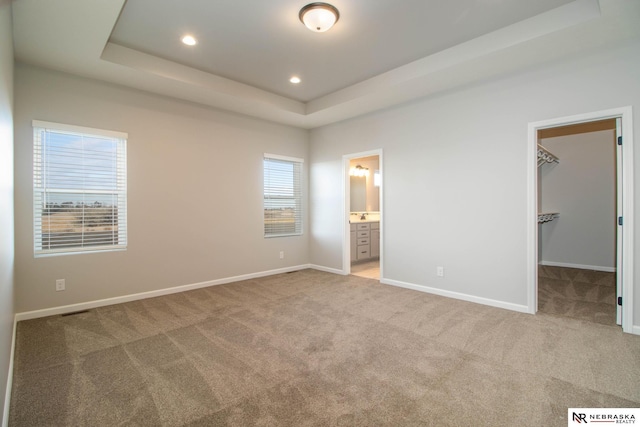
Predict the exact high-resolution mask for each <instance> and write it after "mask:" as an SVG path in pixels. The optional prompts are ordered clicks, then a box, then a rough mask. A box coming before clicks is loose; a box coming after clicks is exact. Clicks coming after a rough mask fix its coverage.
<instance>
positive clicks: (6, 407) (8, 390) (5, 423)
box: [2, 316, 18, 427]
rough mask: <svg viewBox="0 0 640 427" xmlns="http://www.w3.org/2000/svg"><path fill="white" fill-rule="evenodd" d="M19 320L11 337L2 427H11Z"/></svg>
mask: <svg viewBox="0 0 640 427" xmlns="http://www.w3.org/2000/svg"><path fill="white" fill-rule="evenodd" d="M17 325H18V320H17V319H16V317H15V316H14V317H13V335H12V337H11V352H10V354H9V370H8V372H7V386H6V391H5V395H4V409H3V411H2V427H8V426H9V406H10V405H11V389H12V388H13V358H14V356H15V353H16V328H17Z"/></svg>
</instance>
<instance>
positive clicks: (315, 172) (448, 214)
mask: <svg viewBox="0 0 640 427" xmlns="http://www.w3.org/2000/svg"><path fill="white" fill-rule="evenodd" d="M638 75H640V40H637V39H636V40H633V41H628V42H627V43H625V44H620V45H618V46H604V47H602V48H600V49H598V50H592V51H590V52H585V53H584V54H583V55H580V56H575V57H572V58H566V59H563V60H558V61H556V62H553V63H548V64H545V65H544V66H539V67H536V68H534V69H530V70H525V71H523V72H520V73H517V74H511V75H506V76H502V77H501V78H495V79H492V80H491V81H488V82H484V83H479V84H473V85H468V86H465V87H461V88H458V89H456V90H450V91H447V92H444V93H441V94H438V95H435V96H432V97H429V98H425V99H421V100H417V101H414V102H411V103H407V104H404V105H401V106H398V107H395V108H389V109H386V110H384V111H379V112H375V113H372V114H368V115H365V116H362V117H358V118H354V119H351V120H346V121H343V122H340V123H336V124H332V125H328V126H324V127H321V128H318V129H314V130H312V131H311V159H312V163H313V167H312V169H311V177H310V180H311V187H310V194H311V197H312V198H311V201H310V209H311V216H312V219H313V224H312V232H313V233H314V235H315V234H316V233H317V234H318V235H321V237H322V238H321V239H313V240H312V241H311V247H310V255H311V262H312V263H314V264H318V265H323V266H326V267H330V268H335V269H342V268H343V266H342V262H343V255H342V244H343V241H344V232H343V230H344V218H345V217H344V213H343V212H342V211H343V208H342V206H343V197H344V196H343V193H342V182H343V170H342V156H344V155H346V154H349V153H357V152H366V151H369V150H374V149H382V150H384V173H385V177H384V195H383V197H384V200H382V202H381V203H382V205H383V206H384V219H383V233H384V235H383V239H382V242H383V245H384V247H383V248H381V250H382V251H383V258H382V259H383V261H384V263H383V266H382V267H383V274H384V278H383V280H385V281H387V282H389V281H393V282H394V283H398V284H405V285H411V286H414V287H416V288H425V289H429V290H430V291H435V292H440V293H447V294H448V295H457V296H458V297H464V298H470V299H473V300H477V301H482V302H497V303H499V304H501V306H505V307H509V308H516V309H517V308H523V309H524V308H526V307H527V304H528V298H527V297H528V294H527V280H528V277H527V261H528V260H529V259H530V258H529V251H530V248H529V247H528V239H527V229H528V220H527V218H528V217H527V215H528V214H529V215H530V213H528V205H527V203H528V197H527V179H528V166H529V162H528V152H527V144H528V139H527V137H528V124H529V123H533V122H538V121H542V120H548V119H554V118H559V117H566V116H571V115H576V114H583V113H588V112H595V111H602V110H607V109H610V108H619V107H625V106H628V105H632V106H634V108H635V109H636V111H634V113H635V115H634V123H633V124H634V128H635V129H636V133H637V130H639V129H640V115H639V114H638V113H637V109H638V108H640V85H639V84H638ZM638 141H640V139H639V138H638V137H637V136H636V141H635V143H636V149H635V152H634V155H635V159H633V161H634V164H635V165H636V168H635V169H636V174H635V179H636V183H635V192H636V195H635V200H636V201H640V196H638V193H639V192H640V173H638V170H640V149H638V147H637V145H638ZM639 219H640V210H638V209H637V208H636V217H635V221H636V224H637V223H638V220H639ZM635 232H636V238H635V240H636V247H638V244H637V243H638V237H639V236H640V227H636V229H635ZM635 258H636V262H635V271H636V274H638V272H640V256H638V254H637V253H636V257H635ZM437 266H443V267H444V270H445V275H444V277H437V276H436V267H437ZM635 283H636V285H635V293H634V309H635V315H634V325H636V327H637V326H639V325H640V280H635Z"/></svg>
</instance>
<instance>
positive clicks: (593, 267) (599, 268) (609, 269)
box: [540, 261, 616, 273]
mask: <svg viewBox="0 0 640 427" xmlns="http://www.w3.org/2000/svg"><path fill="white" fill-rule="evenodd" d="M540 265H546V266H549V267H567V268H579V269H581V270H594V271H604V272H607V273H615V272H616V268H615V267H603V266H601V265H582V264H570V263H567V262H553V261H540Z"/></svg>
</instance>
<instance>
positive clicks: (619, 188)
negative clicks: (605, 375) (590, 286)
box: [616, 118, 624, 325]
mask: <svg viewBox="0 0 640 427" xmlns="http://www.w3.org/2000/svg"><path fill="white" fill-rule="evenodd" d="M623 193H624V192H623V191H622V119H621V118H617V119H616V201H617V202H616V204H617V206H616V212H617V216H618V226H617V227H616V323H617V324H618V325H622V243H623V241H622V235H623V233H622V227H624V218H623V217H622V206H623V200H622V197H623Z"/></svg>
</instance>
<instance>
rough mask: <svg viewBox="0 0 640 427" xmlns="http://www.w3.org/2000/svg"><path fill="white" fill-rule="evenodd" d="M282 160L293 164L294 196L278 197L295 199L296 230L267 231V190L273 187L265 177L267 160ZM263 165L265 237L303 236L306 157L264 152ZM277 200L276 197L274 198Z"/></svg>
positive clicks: (281, 161)
mask: <svg viewBox="0 0 640 427" xmlns="http://www.w3.org/2000/svg"><path fill="white" fill-rule="evenodd" d="M268 161H273V162H280V163H289V164H292V165H293V168H294V170H293V183H292V189H291V190H292V192H293V194H292V196H291V197H278V198H277V199H280V200H283V199H290V200H293V204H294V231H293V232H287V231H280V232H277V230H276V231H273V230H272V231H271V232H268V231H267V225H268V224H267V216H266V212H267V209H268V207H269V206H268V202H267V201H268V200H270V199H269V198H268V197H267V192H268V191H269V190H270V189H271V187H269V188H268V187H267V180H266V178H265V174H266V172H267V162H268ZM262 165H263V179H264V181H263V184H262V197H263V199H262V211H263V233H264V238H265V239H271V238H277V237H291V236H302V235H303V234H304V203H303V201H304V195H303V168H304V159H301V158H298V157H289V156H282V155H278V154H269V153H264V155H263V159H262ZM272 199H273V200H275V199H276V198H275V197H274V198H272Z"/></svg>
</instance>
